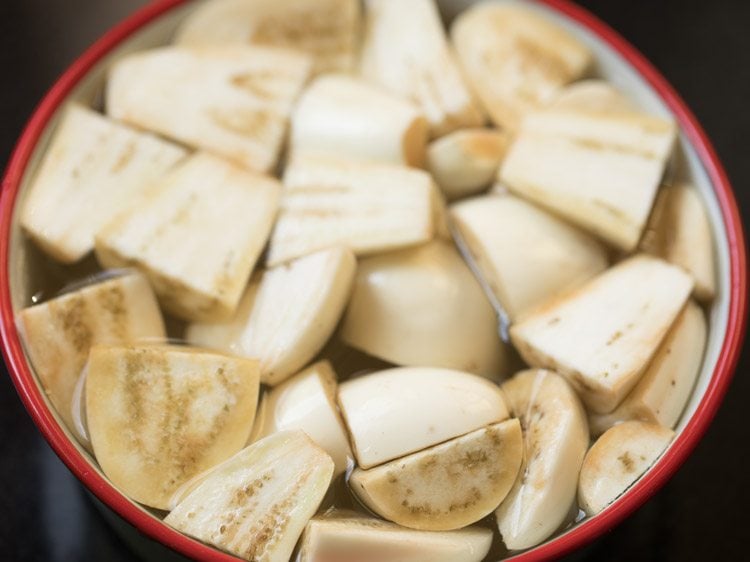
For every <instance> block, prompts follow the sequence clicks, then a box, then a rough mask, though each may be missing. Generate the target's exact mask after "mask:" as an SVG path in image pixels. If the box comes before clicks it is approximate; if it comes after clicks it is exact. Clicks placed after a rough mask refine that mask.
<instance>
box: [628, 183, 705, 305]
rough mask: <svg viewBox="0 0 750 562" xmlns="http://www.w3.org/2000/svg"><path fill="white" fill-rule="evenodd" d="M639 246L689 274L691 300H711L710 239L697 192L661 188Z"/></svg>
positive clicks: (682, 187) (686, 187)
mask: <svg viewBox="0 0 750 562" xmlns="http://www.w3.org/2000/svg"><path fill="white" fill-rule="evenodd" d="M640 247H641V250H643V251H644V252H647V253H649V254H654V255H656V256H659V257H661V258H664V259H665V260H667V261H668V262H670V263H673V264H675V265H679V266H680V267H682V268H683V269H684V270H685V271H687V272H688V273H690V275H692V276H693V279H694V280H695V288H694V289H693V293H694V295H695V298H697V299H698V300H700V301H704V302H707V301H710V300H711V299H713V297H714V295H715V294H716V274H715V272H714V268H715V265H714V263H715V258H714V244H713V236H712V235H711V224H710V223H709V221H708V215H707V214H706V207H705V206H704V204H703V201H702V200H701V197H700V195H698V191H697V189H695V188H694V187H691V186H689V185H687V184H677V185H671V186H668V185H665V186H663V187H662V188H661V191H660V192H659V194H658V195H657V198H656V203H655V204H654V210H653V212H652V213H651V219H650V220H649V223H648V226H647V227H646V232H645V233H644V235H643V239H642V240H641V245H640Z"/></svg>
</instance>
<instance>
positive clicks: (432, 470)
mask: <svg viewBox="0 0 750 562" xmlns="http://www.w3.org/2000/svg"><path fill="white" fill-rule="evenodd" d="M523 453H524V443H523V437H522V435H521V424H520V422H519V421H518V420H517V419H512V420H506V421H504V422H500V423H497V424H492V425H489V426H487V427H483V428H481V429H478V430H476V431H473V432H471V433H469V434H467V435H463V436H461V437H456V438H455V439H452V440H450V441H446V442H445V443H441V444H439V445H435V446H434V447H430V448H428V449H425V450H423V451H419V452H418V453H413V454H411V455H408V456H405V457H401V458H399V459H396V460H393V461H390V462H388V463H386V464H382V465H380V466H377V467H375V468H371V469H369V470H363V469H361V468H356V469H354V471H353V472H352V474H351V477H350V478H349V487H350V489H351V490H352V491H353V492H354V494H355V495H356V496H357V497H358V498H359V500H360V501H361V502H362V503H364V504H365V506H367V507H368V508H369V509H371V510H372V511H374V512H375V513H377V514H378V515H380V516H381V517H384V518H385V519H388V520H389V521H393V522H394V523H398V524H399V525H403V526H404V527H408V528H410V529H419V530H423V531H453V530H457V529H461V528H463V527H466V526H467V525H471V524H473V523H476V522H477V521H479V520H480V519H482V518H483V517H486V516H487V515H489V514H490V513H492V512H493V511H494V510H495V509H496V508H497V506H498V505H500V502H502V501H503V499H504V498H505V497H506V495H507V494H508V492H509V491H510V489H511V488H512V486H513V483H514V481H515V480H516V476H517V475H518V470H519V468H520V466H521V463H522V459H523Z"/></svg>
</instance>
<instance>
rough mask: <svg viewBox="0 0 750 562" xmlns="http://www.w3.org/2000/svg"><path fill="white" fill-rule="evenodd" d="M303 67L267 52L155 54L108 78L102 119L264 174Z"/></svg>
mask: <svg viewBox="0 0 750 562" xmlns="http://www.w3.org/2000/svg"><path fill="white" fill-rule="evenodd" d="M311 65H312V62H311V59H310V57H308V56H307V55H304V54H302V53H300V52H297V51H290V50H285V49H277V48H273V47H250V46H217V47H174V46H173V47H162V48H158V49H152V50H149V51H143V52H139V53H135V54H131V55H127V56H125V57H123V58H121V59H119V60H118V61H117V62H115V64H114V65H113V66H112V68H111V70H110V72H109V81H108V83H107V92H106V108H107V113H108V115H110V116H111V117H113V118H114V119H118V120H121V121H124V122H125V123H129V124H131V125H134V126H136V127H140V128H142V129H146V130H150V131H153V132H155V133H158V134H160V135H164V136H165V137H168V138H171V139H174V140H176V141H179V142H181V143H183V144H185V145H188V146H190V147H192V148H197V149H204V150H207V151H209V152H213V153H216V154H219V155H221V156H224V157H226V158H228V159H230V160H234V161H235V162H237V163H238V164H241V165H243V166H245V167H247V168H249V169H251V170H254V171H258V172H271V171H273V169H274V167H275V166H276V163H277V161H278V158H279V154H280V152H281V148H282V144H283V142H284V139H285V137H286V133H287V126H288V124H289V118H290V115H291V112H292V108H293V105H294V102H295V100H296V99H297V96H298V95H299V94H300V92H301V91H302V88H303V86H304V85H305V83H306V82H307V79H308V77H309V76H310V69H311Z"/></svg>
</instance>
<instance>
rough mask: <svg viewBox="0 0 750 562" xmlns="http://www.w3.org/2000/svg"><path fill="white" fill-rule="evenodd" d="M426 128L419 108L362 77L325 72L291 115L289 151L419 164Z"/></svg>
mask: <svg viewBox="0 0 750 562" xmlns="http://www.w3.org/2000/svg"><path fill="white" fill-rule="evenodd" d="M428 134H429V129H428V125H427V121H426V120H425V118H424V116H423V115H422V111H421V109H420V108H419V107H418V106H417V105H415V104H414V103H412V102H410V101H409V100H406V99H403V98H401V97H399V96H397V95H395V94H392V93H391V92H389V91H387V90H384V89H382V88H380V87H378V86H376V85H373V84H370V83H368V82H366V81H365V80H363V79H362V78H357V77H355V76H348V75H344V74H326V75H324V76H321V77H319V78H317V79H316V80H315V81H314V82H313V83H312V84H311V85H310V86H309V87H308V88H307V89H306V90H305V91H304V93H303V94H302V96H301V97H300V99H299V101H298V102H297V106H296V108H295V110H294V113H293V114H292V128H291V134H290V152H292V153H295V152H305V151H313V152H317V153H325V154H332V155H338V156H342V157H346V158H351V159H355V160H361V161H364V162H382V163H386V164H396V165H402V166H414V167H421V166H422V165H423V164H424V161H425V152H426V150H427V139H428Z"/></svg>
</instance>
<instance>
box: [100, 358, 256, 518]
mask: <svg viewBox="0 0 750 562" xmlns="http://www.w3.org/2000/svg"><path fill="white" fill-rule="evenodd" d="M259 385H260V383H259V373H258V364H257V362H256V361H252V360H249V359H243V358H239V357H230V356H228V355H223V354H216V353H210V352H206V351H203V350H198V349H190V348H187V347H183V346H96V347H94V348H92V350H91V355H90V359H89V368H88V375H87V379H86V415H87V420H88V429H89V433H90V435H91V444H92V446H93V449H94V453H95V455H96V460H97V461H98V462H99V465H100V466H101V467H102V470H103V471H104V474H106V475H107V477H108V478H109V479H110V480H112V482H113V483H114V484H115V485H116V486H118V487H119V488H120V489H121V490H123V491H124V492H125V494H126V495H127V496H128V497H130V498H132V499H134V500H135V501H138V502H140V503H143V504H146V505H148V506H151V507H155V508H157V509H163V510H166V509H169V506H170V500H171V498H172V496H173V495H174V493H175V492H176V491H177V490H179V489H180V488H181V487H182V486H183V485H185V484H187V483H188V482H189V481H191V480H192V479H193V478H194V477H196V476H198V475H200V474H202V473H204V472H205V471H206V470H208V469H211V468H213V467H214V466H216V465H217V464H219V463H221V462H223V461H225V460H226V459H228V458H229V457H231V456H232V455H234V454H235V453H237V452H238V451H239V450H240V449H242V447H244V445H245V443H246V441H247V438H248V435H249V434H250V429H251V427H252V425H253V419H254V417H255V407H256V404H257V402H258V391H259Z"/></svg>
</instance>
